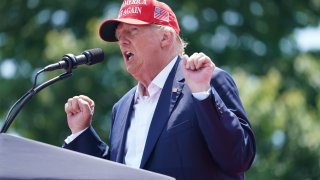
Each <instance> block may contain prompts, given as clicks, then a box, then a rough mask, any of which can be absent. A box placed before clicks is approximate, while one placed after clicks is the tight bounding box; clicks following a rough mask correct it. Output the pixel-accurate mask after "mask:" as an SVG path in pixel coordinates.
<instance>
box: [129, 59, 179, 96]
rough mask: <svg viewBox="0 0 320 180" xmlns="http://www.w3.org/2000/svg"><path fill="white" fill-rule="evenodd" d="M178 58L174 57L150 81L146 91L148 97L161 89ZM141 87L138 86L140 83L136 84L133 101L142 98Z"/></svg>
mask: <svg viewBox="0 0 320 180" xmlns="http://www.w3.org/2000/svg"><path fill="white" fill-rule="evenodd" d="M177 59H178V56H176V57H175V58H173V59H172V60H171V61H170V63H169V64H168V65H167V66H166V67H165V68H163V69H162V70H161V71H160V73H159V74H158V75H157V76H156V77H155V78H154V79H153V80H152V81H151V83H150V84H149V86H148V88H147V90H148V93H149V95H150V96H152V95H154V94H155V93H157V92H158V90H161V89H163V87H164V84H165V82H166V80H167V78H168V76H169V73H170V72H171V70H172V68H173V66H174V64H175V62H176V61H177ZM142 96H143V94H142V85H141V84H140V82H139V83H138V87H137V90H136V93H135V101H136V100H137V98H138V97H142Z"/></svg>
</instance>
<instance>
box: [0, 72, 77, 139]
mask: <svg viewBox="0 0 320 180" xmlns="http://www.w3.org/2000/svg"><path fill="white" fill-rule="evenodd" d="M71 76H72V71H71V69H69V70H67V72H65V73H63V74H61V75H59V76H56V77H54V78H52V79H50V80H48V81H46V82H44V83H42V84H40V85H39V86H34V87H33V88H32V89H30V90H29V91H28V92H27V93H26V94H25V95H24V96H22V97H21V98H20V99H19V100H18V101H17V102H16V103H15V104H14V105H13V106H12V108H11V110H12V111H9V113H8V116H7V118H6V121H5V122H4V124H3V126H2V128H1V131H0V133H6V132H7V130H8V128H9V127H10V125H11V124H12V122H13V120H14V118H15V117H16V116H17V115H18V113H19V112H20V110H21V109H22V108H23V106H24V105H25V104H26V103H27V102H29V101H30V99H31V98H32V97H33V96H34V95H36V94H37V93H38V92H40V91H41V90H42V89H44V88H46V87H48V86H50V85H52V84H54V83H56V82H58V81H61V80H63V79H66V78H69V77H71ZM36 77H37V76H36ZM35 84H36V82H35ZM16 105H18V106H16ZM15 107H16V108H15ZM11 112H12V113H11Z"/></svg>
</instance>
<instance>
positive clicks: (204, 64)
mask: <svg viewBox="0 0 320 180" xmlns="http://www.w3.org/2000/svg"><path fill="white" fill-rule="evenodd" d="M182 59H183V65H184V68H183V74H184V76H185V79H186V82H187V84H188V86H189V88H190V89H191V92H192V93H196V92H204V91H207V90H209V88H210V80H211V77H212V73H213V71H214V69H215V64H214V63H213V62H212V61H211V59H210V58H209V57H208V56H206V55H205V54H203V53H194V54H193V55H192V56H190V57H189V56H188V55H183V56H182Z"/></svg>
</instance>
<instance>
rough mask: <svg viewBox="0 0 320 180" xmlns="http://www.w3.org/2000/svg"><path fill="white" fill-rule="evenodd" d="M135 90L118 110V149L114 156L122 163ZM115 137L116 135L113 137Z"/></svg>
mask: <svg viewBox="0 0 320 180" xmlns="http://www.w3.org/2000/svg"><path fill="white" fill-rule="evenodd" d="M134 92H135V91H132V93H131V95H130V96H129V98H128V99H127V100H126V101H125V102H124V104H123V105H122V106H120V107H119V110H120V111H121V113H118V114H119V116H120V117H119V122H120V129H119V132H118V133H116V135H119V139H118V142H117V144H118V147H119V149H118V150H119V151H118V153H117V156H116V162H119V163H124V156H125V154H124V149H125V145H126V141H127V140H126V139H127V131H128V128H129V126H130V118H131V114H132V111H133V104H134V94H135V93H134ZM115 138H117V137H115Z"/></svg>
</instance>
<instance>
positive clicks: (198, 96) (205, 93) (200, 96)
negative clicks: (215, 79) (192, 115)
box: [192, 89, 210, 101]
mask: <svg viewBox="0 0 320 180" xmlns="http://www.w3.org/2000/svg"><path fill="white" fill-rule="evenodd" d="M209 95H210V89H209V90H208V91H203V92H196V93H192V96H193V97H195V98H196V99H197V100H199V101H202V100H204V99H206V98H207V97H208V96H209Z"/></svg>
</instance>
